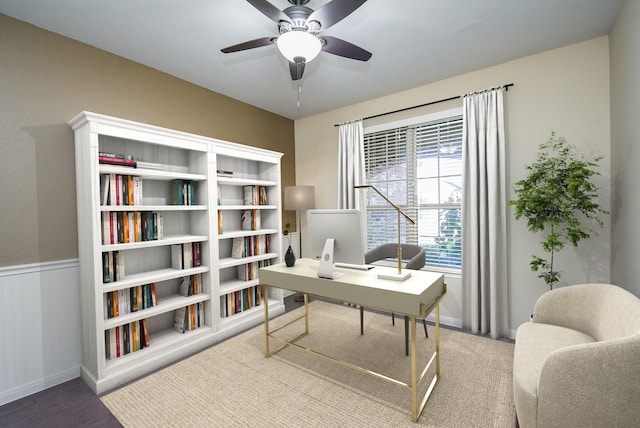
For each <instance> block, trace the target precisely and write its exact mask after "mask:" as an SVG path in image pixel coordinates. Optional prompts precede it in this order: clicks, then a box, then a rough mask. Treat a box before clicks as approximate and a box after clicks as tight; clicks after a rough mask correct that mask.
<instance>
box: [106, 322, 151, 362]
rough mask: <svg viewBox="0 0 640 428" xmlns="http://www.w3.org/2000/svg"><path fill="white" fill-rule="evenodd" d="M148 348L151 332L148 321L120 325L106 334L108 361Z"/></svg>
mask: <svg viewBox="0 0 640 428" xmlns="http://www.w3.org/2000/svg"><path fill="white" fill-rule="evenodd" d="M148 347H149V331H148V329H147V320H146V319H143V320H140V321H134V322H132V323H129V324H123V325H119V326H116V327H114V328H111V329H109V330H106V331H105V332H104V349H105V357H106V358H107V360H113V359H116V358H120V357H123V356H125V355H127V354H130V353H132V352H137V351H140V350H141V349H144V348H148Z"/></svg>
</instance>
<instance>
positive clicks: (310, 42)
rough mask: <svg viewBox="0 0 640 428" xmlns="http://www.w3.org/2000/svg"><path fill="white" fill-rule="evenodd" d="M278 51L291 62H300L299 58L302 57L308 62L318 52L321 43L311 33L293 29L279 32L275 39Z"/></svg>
mask: <svg viewBox="0 0 640 428" xmlns="http://www.w3.org/2000/svg"><path fill="white" fill-rule="evenodd" d="M276 44H277V45H278V49H279V50H280V53H282V55H284V57H285V58H287V59H288V60H289V61H291V62H293V63H297V62H300V58H304V62H310V61H311V60H313V59H314V58H315V57H316V56H318V54H319V53H320V49H322V43H321V42H320V39H318V38H317V37H316V36H314V35H313V34H310V33H307V32H306V31H303V30H293V31H289V32H286V33H284V34H281V35H280V37H278V40H277V41H276Z"/></svg>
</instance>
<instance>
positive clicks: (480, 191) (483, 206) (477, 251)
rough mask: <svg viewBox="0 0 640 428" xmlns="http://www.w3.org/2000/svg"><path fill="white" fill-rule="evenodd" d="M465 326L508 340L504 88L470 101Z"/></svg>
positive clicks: (464, 222) (465, 169)
mask: <svg viewBox="0 0 640 428" xmlns="http://www.w3.org/2000/svg"><path fill="white" fill-rule="evenodd" d="M463 116H464V128H463V146H464V148H463V165H464V166H463V173H462V174H463V186H462V188H463V193H462V228H463V231H462V236H463V240H462V305H463V311H462V313H463V315H462V323H463V327H464V328H468V329H470V330H471V331H472V332H473V333H482V334H490V335H491V337H492V338H494V339H497V338H499V337H503V336H506V335H507V330H508V301H507V259H506V250H507V249H506V233H507V232H506V231H507V226H506V225H507V219H506V212H507V210H506V206H507V200H506V179H505V176H506V174H505V136H504V114H503V89H502V88H500V89H493V90H490V91H486V92H482V93H477V94H472V95H467V96H465V97H464V113H463Z"/></svg>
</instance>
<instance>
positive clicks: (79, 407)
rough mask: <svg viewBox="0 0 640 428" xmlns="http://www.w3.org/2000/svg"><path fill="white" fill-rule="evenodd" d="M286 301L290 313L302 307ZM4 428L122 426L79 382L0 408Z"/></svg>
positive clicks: (72, 381) (105, 427) (290, 300)
mask: <svg viewBox="0 0 640 428" xmlns="http://www.w3.org/2000/svg"><path fill="white" fill-rule="evenodd" d="M300 305H301V303H299V302H296V301H295V300H294V296H290V297H287V298H286V299H285V308H286V310H287V311H289V310H292V309H295V308H297V307H298V306H300ZM0 427H2V428H18V427H20V428H22V427H25V428H26V427H28V428H63V427H64V428H69V427H91V428H117V427H122V424H120V422H118V420H117V419H116V418H115V417H114V416H113V415H112V414H111V412H109V410H108V409H107V408H106V407H105V405H104V404H102V401H100V397H99V396H97V395H95V394H94V393H93V391H91V389H90V388H89V387H88V386H87V385H86V384H85V383H84V381H83V380H82V379H80V378H76V379H73V380H70V381H68V382H65V383H62V384H60V385H56V386H54V387H51V388H48V389H46V390H44V391H40V392H38V393H35V394H32V395H29V396H27V397H24V398H21V399H19V400H16V401H12V402H11V403H8V404H5V405H4V406H0Z"/></svg>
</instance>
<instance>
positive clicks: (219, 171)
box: [216, 169, 233, 178]
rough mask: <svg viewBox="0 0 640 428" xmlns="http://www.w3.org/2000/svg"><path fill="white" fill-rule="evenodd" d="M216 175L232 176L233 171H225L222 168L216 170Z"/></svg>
mask: <svg viewBox="0 0 640 428" xmlns="http://www.w3.org/2000/svg"><path fill="white" fill-rule="evenodd" d="M216 175H217V176H218V177H228V178H233V171H227V170H224V169H218V170H216Z"/></svg>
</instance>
